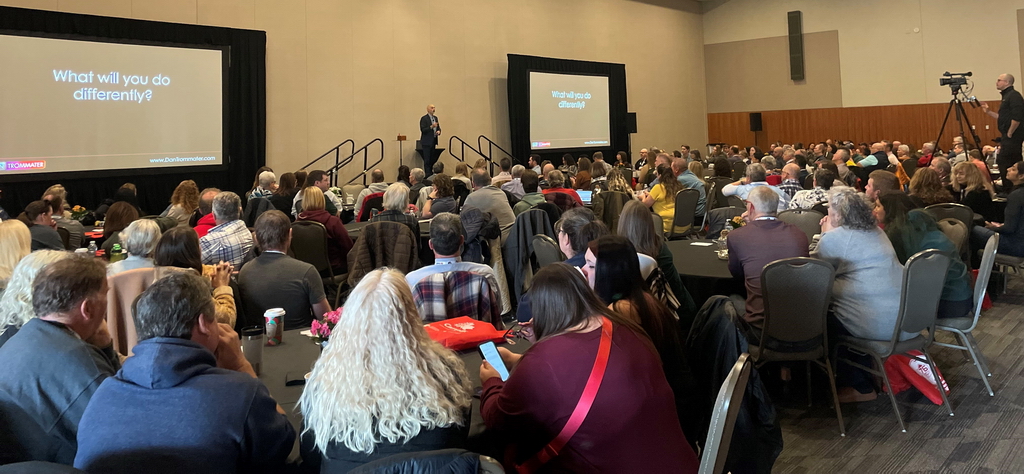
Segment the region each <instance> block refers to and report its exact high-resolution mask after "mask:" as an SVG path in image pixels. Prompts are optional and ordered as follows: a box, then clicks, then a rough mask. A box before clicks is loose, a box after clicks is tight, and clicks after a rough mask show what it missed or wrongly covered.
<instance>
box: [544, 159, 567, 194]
mask: <svg viewBox="0 0 1024 474" xmlns="http://www.w3.org/2000/svg"><path fill="white" fill-rule="evenodd" d="M540 169H541V172H540V174H539V175H537V176H538V177H539V179H540V181H539V182H538V183H537V187H538V188H540V189H541V190H542V191H546V190H547V189H548V188H550V187H551V183H550V182H548V173H550V172H552V171H555V165H553V164H551V162H549V161H547V160H544V164H543V165H541V168H540ZM564 179H565V178H564V175H563V180H564Z"/></svg>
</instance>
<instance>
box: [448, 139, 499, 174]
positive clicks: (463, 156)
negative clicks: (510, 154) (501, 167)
mask: <svg viewBox="0 0 1024 474" xmlns="http://www.w3.org/2000/svg"><path fill="white" fill-rule="evenodd" d="M455 141H458V143H459V154H458V155H456V154H455V153H453V152H452V150H455V146H454V145H452V143H453V142H455ZM466 148H469V149H470V150H473V153H476V154H477V156H479V157H480V158H483V159H484V160H485V161H487V162H488V163H491V171H492V172H493V171H494V163H492V162H491V160H490V158H488V157H487V156H486V155H484V153H483V152H482V151H480V150H478V149H476V148H473V145H470V144H469V143H466V141H465V140H463V139H461V138H459V136H458V135H452V136H450V137H448V154H449V155H452V156H453V157H454V158H455V159H456V160H459V161H461V162H463V163H465V162H466Z"/></svg>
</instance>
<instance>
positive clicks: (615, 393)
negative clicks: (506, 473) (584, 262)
mask: <svg viewBox="0 0 1024 474" xmlns="http://www.w3.org/2000/svg"><path fill="white" fill-rule="evenodd" d="M530 297H531V304H532V307H533V314H534V319H533V321H532V328H533V330H534V333H535V335H536V337H537V339H538V341H537V343H536V344H534V345H533V347H531V348H530V349H529V350H528V351H526V353H525V354H523V355H521V356H520V355H515V354H512V353H511V352H510V351H508V350H506V349H504V348H499V352H501V355H502V359H503V360H504V361H505V364H506V365H507V366H508V367H509V368H510V370H511V371H512V372H511V375H510V376H509V379H508V381H507V382H502V381H501V378H500V377H499V376H498V373H497V371H495V370H494V368H493V367H491V366H490V364H488V363H487V362H484V363H483V364H481V367H480V380H482V381H483V393H482V394H481V396H480V411H481V414H482V416H483V419H484V423H486V425H487V428H488V429H495V430H500V431H502V432H503V433H504V434H505V435H506V439H508V440H510V444H509V446H508V452H507V453H506V454H507V456H506V459H505V464H506V469H509V468H512V467H513V465H515V464H523V463H525V462H527V461H528V460H529V459H530V458H532V457H533V456H534V455H535V454H536V453H537V452H538V451H540V450H541V449H542V448H544V447H545V446H546V445H547V444H548V443H549V442H551V440H552V439H554V438H555V437H556V436H557V435H558V433H559V432H560V431H561V430H562V427H563V426H565V424H566V422H567V420H568V419H569V417H570V415H571V414H572V413H573V410H574V409H575V408H576V405H577V403H578V402H579V400H580V396H581V394H582V393H583V388H584V386H585V385H586V384H587V379H588V378H589V376H590V372H591V370H592V368H593V366H594V361H595V359H596V358H597V353H598V344H599V341H600V339H601V333H602V329H601V328H602V322H603V321H604V320H605V319H607V320H609V321H610V322H611V327H612V345H611V351H610V354H609V356H608V365H607V368H606V369H605V373H604V379H603V380H602V382H601V385H600V388H599V389H598V392H597V396H596V398H594V402H593V406H592V407H591V408H590V411H589V413H588V414H587V416H586V419H584V420H583V423H582V424H581V425H580V427H579V429H578V430H577V431H576V432H575V434H574V435H573V436H572V437H571V438H570V439H569V440H568V442H567V443H566V445H565V446H564V447H563V448H562V449H561V451H559V453H558V455H557V456H555V457H553V458H552V459H551V460H550V461H548V462H547V463H546V464H544V465H543V466H542V467H541V468H540V469H539V470H540V471H542V472H677V473H695V472H697V464H698V463H697V457H696V455H695V454H694V452H693V450H692V449H691V448H690V446H689V444H688V443H687V442H686V437H685V436H684V435H683V432H682V430H681V429H680V427H679V418H678V417H677V416H676V408H675V403H674V398H673V394H672V389H671V388H670V387H669V385H668V382H667V381H666V380H665V373H664V372H663V371H662V364H661V360H660V359H659V357H658V354H657V352H656V351H655V349H654V346H653V345H652V344H651V341H650V340H649V339H648V338H647V336H646V335H645V334H644V332H643V329H641V328H640V327H639V326H638V325H636V324H635V323H633V322H631V321H627V320H625V319H623V318H622V317H621V316H619V315H617V314H616V313H614V312H612V311H610V310H608V308H607V307H605V305H604V303H602V302H601V301H600V299H598V297H597V295H595V294H594V292H593V291H592V290H591V289H590V288H589V287H588V286H587V281H586V280H585V279H584V277H583V276H582V275H581V274H580V273H579V271H578V270H576V269H575V268H573V267H571V266H569V265H566V264H562V263H558V264H553V265H549V266H547V267H544V268H543V269H541V271H540V272H538V273H537V275H536V276H535V277H534V282H533V286H532V288H531V289H530Z"/></svg>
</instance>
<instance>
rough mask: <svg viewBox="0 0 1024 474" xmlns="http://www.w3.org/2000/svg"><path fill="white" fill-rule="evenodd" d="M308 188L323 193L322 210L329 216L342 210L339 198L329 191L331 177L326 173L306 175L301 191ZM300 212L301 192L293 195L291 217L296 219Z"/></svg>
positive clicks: (313, 172)
mask: <svg viewBox="0 0 1024 474" xmlns="http://www.w3.org/2000/svg"><path fill="white" fill-rule="evenodd" d="M377 171H380V170H374V172H377ZM383 176H384V173H383V172H382V173H381V180H383V179H384V178H383ZM310 186H316V187H317V188H319V189H320V191H321V192H323V193H324V200H325V201H324V202H325V203H326V205H325V206H324V209H326V210H327V212H328V213H330V214H331V215H334V216H336V215H338V211H339V210H340V209H341V208H342V204H341V199H340V198H339V197H337V196H335V195H334V193H333V192H331V191H330V187H331V177H330V176H329V175H328V174H327V173H326V172H324V171H323V170H313V171H310V172H309V174H308V175H306V182H305V184H304V185H303V186H302V189H306V188H308V187H310ZM371 187H372V185H371ZM367 189H369V188H367ZM364 191H365V189H364ZM360 205H362V201H360ZM300 212H302V193H301V192H299V193H297V194H296V195H295V198H294V201H293V202H292V215H293V216H295V217H298V216H299V213H300Z"/></svg>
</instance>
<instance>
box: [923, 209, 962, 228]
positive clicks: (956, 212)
mask: <svg viewBox="0 0 1024 474" xmlns="http://www.w3.org/2000/svg"><path fill="white" fill-rule="evenodd" d="M924 212H927V213H928V214H931V215H932V217H934V218H935V220H937V221H939V220H942V219H945V218H947V217H951V218H953V219H956V220H958V221H960V222H963V223H964V226H966V227H967V228H968V229H970V228H972V227H974V211H973V210H971V208H969V207H967V206H965V205H963V204H954V203H948V202H944V203H939V204H932V205H931V206H928V207H925V208H924Z"/></svg>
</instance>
